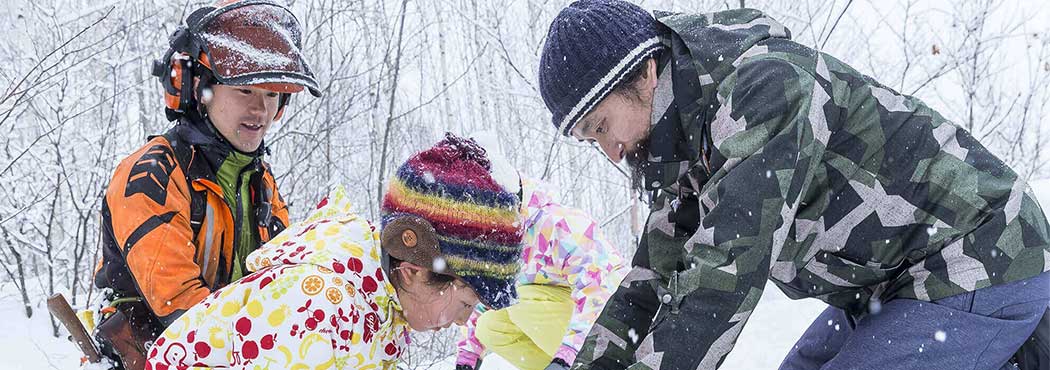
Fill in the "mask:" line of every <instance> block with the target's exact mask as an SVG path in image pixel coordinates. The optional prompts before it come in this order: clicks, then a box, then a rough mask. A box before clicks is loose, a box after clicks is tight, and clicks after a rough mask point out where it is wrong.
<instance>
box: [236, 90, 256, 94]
mask: <svg viewBox="0 0 1050 370" xmlns="http://www.w3.org/2000/svg"><path fill="white" fill-rule="evenodd" d="M237 92H240V93H241V94H244V95H249V94H251V93H252V91H251V90H249V89H237Z"/></svg>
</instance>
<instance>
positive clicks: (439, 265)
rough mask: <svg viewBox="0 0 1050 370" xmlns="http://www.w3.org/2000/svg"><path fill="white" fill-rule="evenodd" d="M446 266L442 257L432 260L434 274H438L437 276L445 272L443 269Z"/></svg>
mask: <svg viewBox="0 0 1050 370" xmlns="http://www.w3.org/2000/svg"><path fill="white" fill-rule="evenodd" d="M447 266H448V265H447V264H446V262H445V258H444V257H438V258H435V259H434V262H433V267H434V272H436V273H439V274H440V273H444V272H445V268H446V267H447Z"/></svg>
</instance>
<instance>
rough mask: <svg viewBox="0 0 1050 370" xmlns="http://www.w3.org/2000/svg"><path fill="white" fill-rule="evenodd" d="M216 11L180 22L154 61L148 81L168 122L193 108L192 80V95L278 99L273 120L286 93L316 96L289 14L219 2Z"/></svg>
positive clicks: (263, 4) (256, 2) (269, 4)
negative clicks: (236, 90)
mask: <svg viewBox="0 0 1050 370" xmlns="http://www.w3.org/2000/svg"><path fill="white" fill-rule="evenodd" d="M217 5H219V6H218V7H204V8H200V9H197V10H196V11H194V12H193V13H191V14H190V15H189V16H188V17H186V24H185V25H183V26H180V27H179V29H178V30H176V31H175V33H174V34H172V36H171V37H170V38H169V40H168V43H169V45H170V48H169V49H168V51H167V53H165V55H164V57H163V58H162V59H160V60H157V61H154V64H153V75H155V76H157V77H159V78H160V80H161V84H162V85H163V86H164V92H165V104H166V106H167V109H165V112H166V113H167V117H168V120H176V119H178V117H180V116H181V115H182V114H183V113H185V112H186V111H187V110H188V109H192V108H194V107H196V103H197V102H196V99H195V98H194V96H195V95H194V94H193V91H192V90H191V89H192V88H193V78H194V77H196V78H198V79H199V80H200V83H199V84H198V87H197V89H198V94H197V95H202V93H203V90H204V89H205V88H207V87H208V86H210V85H212V84H215V83H218V84H223V85H232V86H255V87H260V88H264V89H267V90H271V91H275V92H279V93H281V99H280V104H279V108H278V110H277V114H276V116H274V119H275V120H276V119H280V117H281V115H282V114H283V113H284V107H285V106H286V105H287V104H288V100H289V99H290V97H291V94H292V93H297V92H300V91H303V90H304V89H306V90H309V91H310V94H312V95H314V96H318V97H319V96H321V91H320V88H319V87H318V83H317V80H316V78H315V77H314V75H313V72H311V71H310V67H309V66H308V65H307V64H306V61H305V60H304V59H303V57H302V52H301V50H300V48H301V46H302V31H301V30H302V29H301V27H300V26H299V21H298V19H296V17H295V15H294V14H292V12H291V11H289V10H288V9H287V8H285V7H284V6H281V5H279V4H277V3H275V2H273V1H269V0H242V1H230V0H223V1H220V2H219V3H217ZM194 56H195V57H194ZM187 72H188V73H187Z"/></svg>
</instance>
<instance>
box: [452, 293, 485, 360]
mask: <svg viewBox="0 0 1050 370" xmlns="http://www.w3.org/2000/svg"><path fill="white" fill-rule="evenodd" d="M483 312H484V311H483V310H482V308H481V306H480V305H478V306H477V307H475V308H474V313H473V314H472V315H470V319H469V320H467V324H466V326H464V327H463V328H462V330H461V332H462V335H461V336H462V339H461V340H460V341H459V343H457V344H456V347H457V348H458V349H459V350H458V353H457V354H456V365H469V366H470V367H476V366H477V364H478V360H480V359H481V357H482V356H484V355H485V346H483V345H481V342H480V341H478V338H477V337H476V336H475V335H474V331H475V329H476V328H477V326H478V317H479V316H481V314H482V313H483Z"/></svg>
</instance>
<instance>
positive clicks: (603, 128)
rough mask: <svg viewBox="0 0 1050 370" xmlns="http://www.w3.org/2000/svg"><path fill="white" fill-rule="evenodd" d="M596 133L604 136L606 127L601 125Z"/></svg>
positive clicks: (595, 130)
mask: <svg viewBox="0 0 1050 370" xmlns="http://www.w3.org/2000/svg"><path fill="white" fill-rule="evenodd" d="M594 132H597V133H599V134H604V133H605V125H599V126H598V128H596V129H594Z"/></svg>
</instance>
